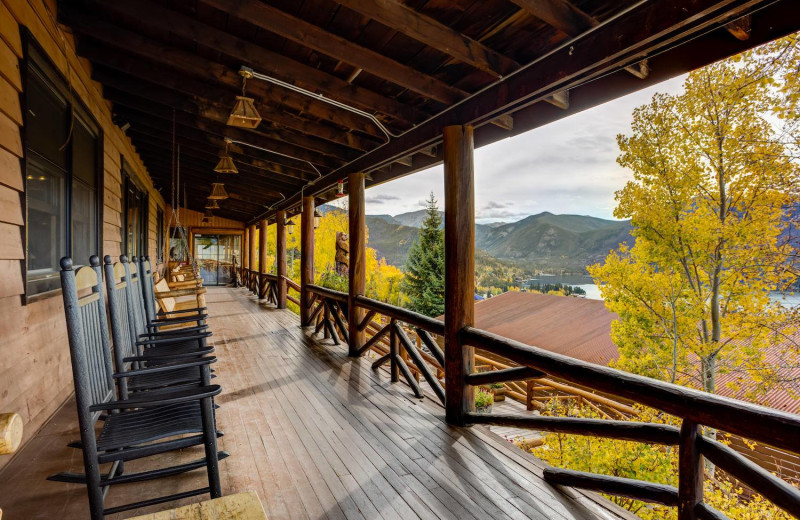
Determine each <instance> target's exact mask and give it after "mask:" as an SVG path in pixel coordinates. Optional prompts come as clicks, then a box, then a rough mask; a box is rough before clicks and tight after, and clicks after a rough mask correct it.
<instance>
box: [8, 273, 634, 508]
mask: <svg viewBox="0 0 800 520" xmlns="http://www.w3.org/2000/svg"><path fill="white" fill-rule="evenodd" d="M207 304H208V307H209V314H210V316H211V317H210V319H209V324H210V326H211V328H212V330H213V331H214V337H213V340H214V341H213V342H214V344H215V347H216V356H217V358H218V360H219V361H218V362H217V364H216V365H215V370H216V375H217V378H216V379H215V380H214V382H215V383H219V384H220V385H222V387H223V393H222V394H221V395H220V396H219V397H218V399H217V403H218V404H219V405H220V409H219V410H218V412H217V421H218V425H219V427H220V429H222V430H223V431H224V432H225V435H224V437H222V438H221V439H220V442H219V445H220V449H223V450H226V451H228V452H229V453H230V454H231V456H230V457H229V458H228V459H226V460H225V461H223V462H222V463H221V465H220V470H221V476H222V485H223V492H224V493H225V494H231V493H238V492H242V491H247V490H253V491H255V492H256V493H257V494H258V495H259V497H260V498H261V500H262V502H263V504H264V509H265V510H266V511H267V514H268V516H269V518H270V519H271V520H295V519H302V520H309V519H311V520H318V519H330V520H364V519H366V520H371V519H376V518H386V519H389V520H407V519H413V518H420V519H423V520H437V519H448V520H472V519H476V520H477V519H481V520H482V519H485V518H491V519H498V520H500V519H505V518H511V519H519V520H523V519H528V518H531V519H547V520H550V519H553V520H596V519H602V520H613V519H630V518H633V517H631V516H630V515H629V514H627V513H626V512H623V511H621V510H620V509H619V508H617V507H616V506H613V505H611V504H609V503H607V502H605V501H603V500H602V499H599V498H598V497H596V496H595V495H593V494H590V493H582V492H577V491H574V490H565V489H557V488H555V487H552V486H550V485H548V484H547V483H546V482H545V481H544V480H543V478H542V468H543V467H544V466H543V464H542V463H541V462H540V461H538V460H537V459H535V458H534V457H533V456H531V455H530V454H527V453H525V452H523V451H521V450H519V449H518V448H516V447H514V446H513V445H511V444H510V443H509V442H508V441H507V440H505V439H503V438H502V437H500V436H498V435H496V434H495V433H492V432H491V431H489V429H488V428H485V427H473V428H454V427H451V426H448V425H447V424H446V423H445V422H444V410H443V408H442V407H441V406H440V405H438V404H437V402H435V401H434V400H432V399H422V400H420V399H416V398H415V397H413V395H412V394H411V391H410V389H409V388H408V387H407V386H405V385H403V384H394V385H393V384H391V383H389V381H388V376H387V374H386V372H385V371H384V370H377V371H373V370H371V368H370V365H371V363H372V359H369V358H367V357H365V358H361V359H352V358H349V357H348V356H347V349H346V347H345V346H344V345H339V346H335V345H334V344H333V341H332V340H331V339H327V340H325V339H322V335H319V336H318V337H315V336H313V335H312V334H311V333H312V332H313V329H306V330H303V329H301V328H300V327H298V320H297V317H296V316H295V315H294V314H292V313H291V312H290V311H280V310H277V309H274V308H270V307H264V306H263V305H262V304H259V303H258V302H257V301H256V300H255V298H254V297H253V296H250V295H248V294H247V292H246V291H245V290H243V289H228V288H210V289H209V291H208V294H207ZM64 348H66V345H64ZM74 407H75V404H74V401H73V400H71V399H70V400H68V401H67V403H66V404H65V406H63V407H62V408H61V409H60V410H59V411H58V412H57V413H56V415H55V416H54V417H53V418H52V419H51V420H50V421H49V422H48V423H47V425H46V426H45V427H44V428H43V429H42V430H41V431H40V432H39V433H38V434H37V435H36V436H35V437H34V438H33V439H32V440H31V441H30V442H29V443H28V444H27V445H26V446H25V448H24V449H23V450H22V451H21V452H20V453H19V454H17V455H16V457H15V459H14V460H13V461H12V462H11V463H10V464H8V465H7V466H6V467H5V469H4V470H3V471H2V473H0V490H2V492H0V508H2V509H3V513H4V520H5V519H6V518H7V519H9V520H16V519H25V520H27V519H31V520H38V519H50V518H59V519H62V520H71V519H76V520H77V519H82V518H85V517H86V515H87V513H86V509H87V501H86V493H85V489H84V488H83V487H82V486H75V485H66V484H60V483H52V482H47V481H45V480H44V479H45V477H46V476H47V475H48V474H50V473H54V472H56V471H81V470H82V462H81V458H80V453H79V452H78V451H77V450H71V449H69V448H66V447H65V445H66V443H67V442H69V441H71V440H75V439H77V438H78V428H77V421H76V419H75V408H74ZM200 456H202V448H192V449H188V450H183V451H181V452H176V453H172V454H170V455H169V456H168V457H167V458H165V459H161V462H163V461H168V462H170V463H175V462H177V461H185V460H190V459H195V458H198V457H200ZM154 462H155V463H156V464H157V465H161V464H158V462H159V461H158V460H155V459H154V460H152V461H151V460H147V459H145V460H143V461H134V462H133V463H129V464H128V466H127V468H126V469H127V471H129V472H130V471H140V470H142V469H150V468H151V467H153V466H152V464H154ZM204 485H206V484H205V475H204V473H203V472H198V471H195V472H192V473H189V474H186V475H182V476H180V477H176V478H172V479H166V480H159V481H154V482H149V483H143V484H134V485H129V486H126V485H123V486H119V487H118V488H112V490H111V493H110V496H109V500H108V504H109V505H115V504H120V503H124V502H130V501H132V500H137V499H139V500H140V499H143V498H145V497H151V496H156V495H163V494H168V493H175V492H178V491H182V490H186V489H190V488H195V487H202V486H204ZM197 500H198V499H197V498H194V499H186V500H184V501H181V502H178V503H172V504H170V507H174V506H176V505H182V504H185V503H191V502H193V501H197ZM165 507H166V506H165V505H158V506H152V507H150V508H142V509H140V510H136V511H131V512H128V513H122V514H118V515H114V516H112V517H110V518H112V519H115V520H116V519H122V518H129V517H132V516H135V515H138V514H144V513H149V512H154V511H159V510H163V509H165Z"/></svg>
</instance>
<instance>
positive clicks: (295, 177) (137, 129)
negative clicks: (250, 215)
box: [128, 117, 318, 184]
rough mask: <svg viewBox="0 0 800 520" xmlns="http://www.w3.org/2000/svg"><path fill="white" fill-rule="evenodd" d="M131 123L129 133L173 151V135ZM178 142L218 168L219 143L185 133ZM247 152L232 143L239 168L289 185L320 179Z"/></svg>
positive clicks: (151, 127)
mask: <svg viewBox="0 0 800 520" xmlns="http://www.w3.org/2000/svg"><path fill="white" fill-rule="evenodd" d="M130 121H132V122H134V124H133V125H132V126H131V128H129V129H128V131H129V132H131V133H132V134H133V133H138V134H140V135H145V136H146V137H148V138H150V139H152V140H153V141H157V142H159V143H162V144H163V146H164V148H165V149H166V150H167V151H170V152H171V151H172V140H171V137H172V136H171V135H165V134H164V133H162V132H158V130H159V129H158V128H156V127H155V126H154V125H152V124H145V123H140V122H139V120H138V119H135V118H133V117H132V118H131V119H130ZM176 141H177V142H179V143H180V144H181V147H182V150H183V151H186V152H190V153H191V154H192V156H193V157H202V158H204V159H206V160H207V161H213V162H214V165H213V166H216V164H217V161H219V153H218V151H222V148H221V146H220V147H218V146H217V141H211V140H199V139H198V138H197V136H196V135H193V136H188V137H187V135H186V134H185V133H183V132H177V133H176ZM218 142H219V143H220V145H222V146H224V145H223V143H222V141H218ZM245 151H247V149H243V148H241V147H240V146H239V145H237V144H235V143H232V144H231V145H230V147H229V152H230V154H231V156H232V157H233V158H234V159H235V161H236V166H237V168H238V167H239V166H247V167H250V168H252V169H255V170H261V171H263V172H264V173H266V174H269V175H271V176H273V177H274V178H275V179H276V180H279V181H280V180H283V181H284V182H288V183H292V182H298V183H300V184H302V183H303V182H307V181H309V180H313V179H316V178H317V177H318V175H317V174H316V173H310V172H305V171H301V170H296V169H293V168H287V167H285V166H283V165H282V164H275V163H271V162H268V161H263V160H261V159H254V158H253V157H250V156H248V155H245V154H243V153H242V152H245ZM213 166H212V167H213Z"/></svg>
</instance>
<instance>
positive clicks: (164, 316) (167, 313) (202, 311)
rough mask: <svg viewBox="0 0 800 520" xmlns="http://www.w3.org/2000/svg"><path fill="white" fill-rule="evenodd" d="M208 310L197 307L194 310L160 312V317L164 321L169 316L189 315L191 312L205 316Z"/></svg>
mask: <svg viewBox="0 0 800 520" xmlns="http://www.w3.org/2000/svg"><path fill="white" fill-rule="evenodd" d="M207 310H208V308H207V307H195V308H193V309H176V310H174V311H159V313H158V315H159V316H161V317H162V318H164V319H168V317H169V315H171V314H188V313H190V312H196V313H197V314H198V315H200V314H205V312H206V311H207ZM156 319H159V318H156Z"/></svg>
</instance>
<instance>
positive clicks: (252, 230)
mask: <svg viewBox="0 0 800 520" xmlns="http://www.w3.org/2000/svg"><path fill="white" fill-rule="evenodd" d="M247 234H248V235H250V240H249V242H250V251H249V252H250V260H249V265H250V278H249V280H250V285H249V287H248V288H249V289H250V291H251V292H254V293H256V294H258V275H257V274H256V273H257V271H256V266H257V265H258V256H256V225H255V224H251V225H250V226H249V227H248V228H247ZM254 287H255V291H254V290H253V288H254Z"/></svg>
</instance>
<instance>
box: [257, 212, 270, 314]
mask: <svg viewBox="0 0 800 520" xmlns="http://www.w3.org/2000/svg"><path fill="white" fill-rule="evenodd" d="M267 226H269V222H267V219H264V220H262V221H261V222H260V225H259V228H258V274H259V276H258V286H257V289H256V290H257V291H258V297H259V298H261V299H263V298H266V297H267V283H266V282H265V278H264V275H265V274H267ZM262 287H263V290H262Z"/></svg>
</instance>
